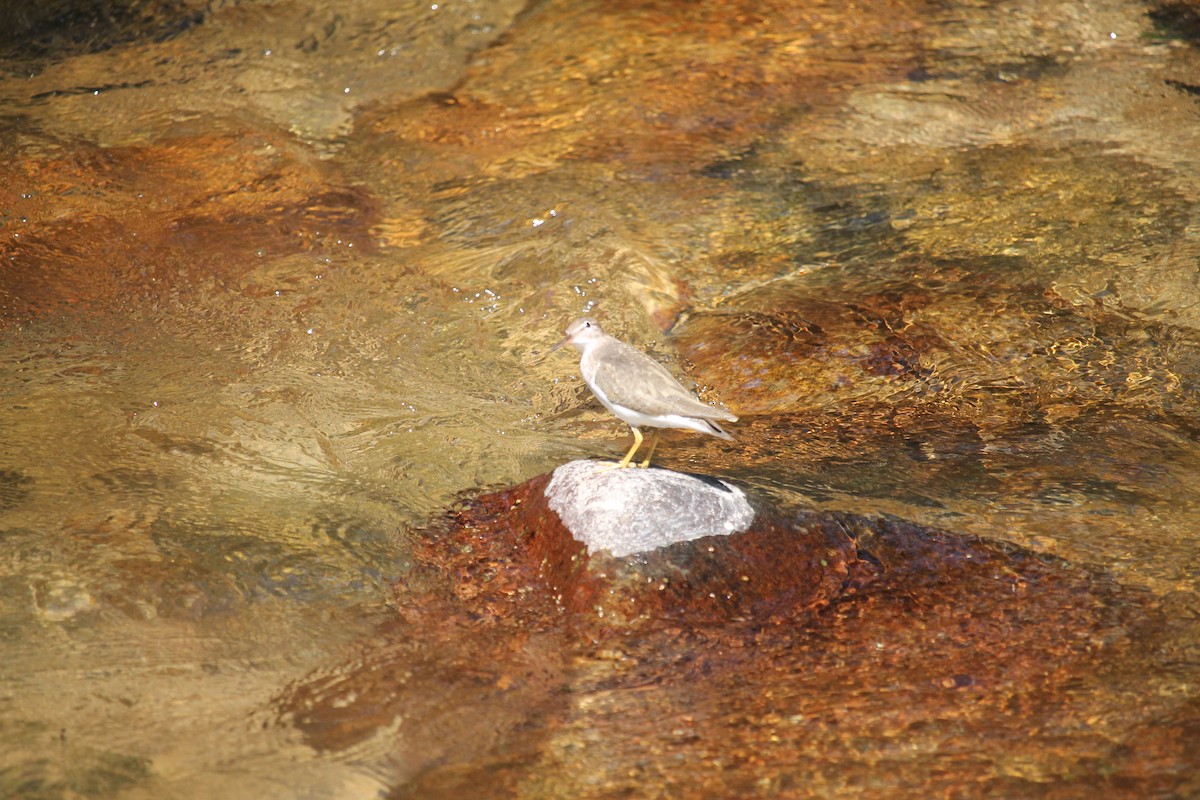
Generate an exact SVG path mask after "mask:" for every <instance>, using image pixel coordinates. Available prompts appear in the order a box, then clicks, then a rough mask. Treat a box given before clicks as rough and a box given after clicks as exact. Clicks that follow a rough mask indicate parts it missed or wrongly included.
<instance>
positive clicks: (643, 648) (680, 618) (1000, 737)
mask: <svg viewBox="0 0 1200 800" xmlns="http://www.w3.org/2000/svg"><path fill="white" fill-rule="evenodd" d="M590 469H591V468H590V467H589V466H588V465H586V464H581V465H580V464H577V465H568V468H565V471H564V472H561V473H557V474H555V475H544V476H541V477H538V478H535V479H533V480H531V481H528V482H526V483H524V484H521V485H520V486H517V487H515V488H513V489H509V490H505V491H501V492H495V493H492V494H487V495H483V496H481V497H478V498H476V499H475V500H473V501H471V502H469V503H467V504H466V505H464V506H462V507H461V508H460V509H458V510H457V511H455V512H454V513H453V514H451V515H449V516H448V517H447V518H446V519H445V520H444V521H443V522H442V523H441V524H439V525H436V526H435V527H433V528H432V529H430V530H428V531H426V532H425V534H424V537H423V539H422V543H421V545H420V548H419V553H418V558H419V561H420V565H419V566H418V567H417V568H416V569H415V570H414V571H413V573H412V574H411V576H410V579H409V580H407V581H406V582H405V583H404V585H402V586H399V587H397V593H396V600H395V602H396V608H397V611H398V612H399V619H398V621H397V622H396V623H394V624H393V625H390V626H388V627H387V628H386V629H383V630H381V631H379V635H378V636H377V637H376V638H375V639H373V640H372V641H371V642H370V643H368V644H366V645H365V646H364V648H363V651H362V653H361V654H360V656H359V657H358V658H356V659H354V660H352V661H351V662H350V663H348V664H345V665H342V666H340V667H337V668H336V669H333V670H331V671H330V672H328V673H325V674H319V675H314V676H311V677H310V678H309V679H306V680H305V681H302V682H301V683H299V684H297V685H296V686H294V687H292V688H291V689H289V690H288V692H287V693H286V694H285V695H283V696H282V697H280V698H279V707H280V709H281V711H282V712H283V713H284V715H285V716H286V717H287V719H289V720H290V722H291V723H292V724H293V725H294V726H295V727H297V728H298V729H299V730H300V731H302V732H303V734H304V736H305V737H306V739H307V741H308V742H309V743H310V744H311V745H312V746H313V747H316V748H318V749H321V750H325V751H334V752H345V753H347V754H348V755H349V754H354V756H353V757H355V758H360V757H361V755H362V753H364V752H373V753H376V754H378V758H379V759H381V760H382V761H385V762H386V763H387V765H388V770H389V774H392V775H393V776H394V778H395V780H396V784H395V786H396V788H395V795H394V796H397V797H409V796H412V797H448V796H462V793H463V792H466V791H468V790H470V794H471V795H472V796H475V797H514V796H516V797H541V796H571V797H610V796H618V795H622V794H626V795H630V796H635V795H637V796H645V795H647V794H655V793H659V794H661V793H662V792H663V791H666V790H667V787H670V793H671V794H678V795H680V796H689V797H733V796H758V795H759V794H761V789H762V787H763V786H768V787H775V789H776V790H777V791H778V792H779V793H782V795H783V796H794V795H795V794H803V792H799V791H798V790H797V787H798V785H799V784H798V782H803V781H809V780H813V779H815V778H817V777H820V776H824V777H823V778H822V780H824V781H826V782H827V781H829V780H833V779H834V778H835V776H836V778H837V780H836V781H835V782H836V783H839V784H840V782H841V781H842V780H847V781H850V782H854V780H855V779H854V778H853V777H852V776H853V775H854V774H855V772H856V771H858V772H859V773H860V774H859V775H858V779H860V780H865V776H867V775H871V776H873V777H872V779H871V780H873V781H875V782H876V783H878V782H879V781H880V780H883V783H884V784H885V785H880V786H879V787H878V788H879V794H878V795H865V796H895V794H894V792H895V791H896V790H897V789H899V788H900V787H903V786H906V785H907V786H912V785H917V784H914V783H913V782H914V781H916V782H918V783H920V784H921V785H924V786H926V787H930V788H931V790H933V789H939V790H942V789H944V790H947V791H948V790H949V789H951V788H958V787H961V786H963V785H964V784H965V782H966V781H968V777H967V774H968V773H970V776H971V777H970V778H969V780H970V781H971V783H972V785H974V786H976V787H977V788H978V790H979V791H978V792H977V793H976V794H977V795H978V796H986V795H987V793H988V792H991V793H993V794H995V793H1001V794H1003V793H1005V792H1011V791H1012V790H1013V789H1014V786H1013V785H1012V784H1011V782H1009V779H1007V778H1005V777H1004V774H1005V773H1004V770H1003V769H1002V768H996V769H994V770H992V771H990V772H986V774H984V773H985V769H984V768H985V766H986V765H984V764H982V763H974V762H973V761H972V758H973V756H972V755H971V753H972V752H975V746H974V745H972V746H971V747H966V748H965V749H964V748H958V751H959V755H958V756H957V758H958V759H959V761H958V762H956V764H957V766H956V767H955V769H952V770H948V771H947V772H946V773H945V774H944V775H939V776H929V775H924V776H922V775H917V774H911V771H908V772H906V770H905V768H904V755H903V754H904V753H909V752H926V753H927V752H928V751H929V749H930V748H938V747H944V746H946V743H947V742H948V741H950V742H952V741H957V740H963V739H964V738H965V739H970V740H973V741H974V740H978V739H981V738H982V739H987V740H989V742H988V744H986V745H984V746H982V749H981V750H979V752H990V753H993V754H995V753H996V752H1004V753H1011V757H1012V758H1013V759H1014V763H1019V764H1023V765H1025V767H1028V762H1030V761H1031V760H1032V761H1035V762H1037V763H1038V764H1039V765H1041V767H1040V768H1042V769H1045V770H1050V771H1053V770H1054V769H1056V767H1055V765H1056V764H1057V765H1062V764H1069V763H1074V762H1073V760H1074V759H1077V758H1084V757H1089V758H1095V757H1104V758H1110V759H1111V764H1112V770H1113V771H1114V772H1113V773H1110V774H1118V773H1120V771H1121V770H1122V769H1128V770H1130V771H1136V770H1137V769H1138V767H1137V763H1136V761H1137V759H1136V758H1135V757H1134V756H1133V755H1132V754H1131V752H1129V751H1127V750H1121V749H1120V748H1119V747H1116V746H1115V745H1114V746H1112V747H1111V748H1109V747H1104V746H1102V747H1100V750H1101V751H1103V752H1099V753H1097V752H1093V751H1094V750H1095V749H1096V748H1095V745H1096V744H1097V741H1098V740H1095V739H1090V738H1086V737H1079V738H1076V739H1072V740H1070V741H1063V740H1061V738H1060V737H1058V735H1057V734H1056V733H1055V731H1056V730H1058V729H1060V728H1061V726H1062V725H1064V724H1068V725H1069V724H1072V723H1071V722H1070V720H1071V719H1080V718H1084V717H1086V718H1089V719H1093V720H1109V719H1111V720H1112V722H1111V723H1109V722H1095V723H1094V724H1096V725H1098V726H1099V727H1100V728H1105V727H1106V726H1109V725H1111V726H1112V727H1113V728H1114V729H1120V730H1125V728H1124V727H1122V726H1125V725H1129V724H1136V720H1132V719H1130V718H1129V717H1128V714H1129V711H1128V709H1127V704H1126V703H1125V702H1124V701H1123V700H1122V699H1121V698H1122V693H1121V692H1122V690H1121V688H1120V687H1121V686H1124V685H1126V684H1130V685H1133V684H1136V682H1137V681H1138V680H1140V678H1139V677H1138V673H1137V670H1138V668H1137V666H1136V665H1135V664H1134V662H1133V661H1129V662H1125V661H1122V660H1121V659H1123V658H1125V657H1126V656H1128V654H1129V653H1130V650H1131V649H1130V647H1129V642H1130V640H1131V639H1132V638H1133V637H1135V636H1138V635H1140V633H1139V630H1138V629H1137V628H1135V627H1134V626H1133V625H1132V623H1131V622H1130V620H1132V619H1140V620H1142V623H1141V624H1146V620H1149V619H1152V618H1153V615H1147V614H1146V607H1145V603H1144V601H1143V600H1142V598H1141V597H1140V596H1137V595H1132V594H1130V593H1128V592H1126V591H1125V590H1122V589H1120V588H1119V587H1117V586H1116V585H1115V584H1113V583H1112V582H1110V581H1109V580H1108V579H1106V578H1104V577H1102V576H1096V575H1092V574H1090V573H1088V572H1086V571H1083V570H1080V569H1078V568H1075V567H1072V566H1071V565H1069V564H1066V563H1064V562H1061V561H1058V560H1055V559H1052V558H1047V557H1044V556H1040V555H1036V554H1033V553H1030V552H1028V551H1025V550H1021V549H1019V548H1015V547H1011V546H1006V545H1002V544H997V543H995V542H988V541H983V540H979V539H975V538H970V537H962V536H956V535H953V534H950V533H946V532H940V531H933V530H928V529H923V528H921V527H919V526H916V525H911V524H907V523H904V522H900V521H897V520H889V519H869V518H863V517H858V516H855V515H853V514H847V513H836V512H818V511H797V512H791V513H787V512H784V511H782V510H780V509H777V508H771V507H769V506H768V505H767V504H765V503H762V502H760V501H755V505H756V506H757V508H756V509H755V511H756V513H754V515H753V521H752V523H750V525H749V527H748V528H746V529H745V530H744V531H742V532H740V533H724V532H718V533H715V534H709V535H702V536H699V537H696V538H692V536H691V535H690V534H689V533H688V532H687V528H688V526H687V525H686V524H683V517H684V513H683V512H681V511H680V508H684V509H691V511H689V512H688V513H692V512H694V511H695V510H696V508H698V507H701V508H702V509H703V508H707V507H706V506H705V502H707V501H705V502H696V498H709V499H711V497H710V495H709V492H718V493H723V492H726V491H728V492H729V494H731V495H734V496H737V497H740V496H741V492H740V490H736V487H732V486H730V485H729V484H726V483H724V482H717V483H715V484H712V483H709V482H708V481H707V479H701V478H697V477H692V476H679V475H656V474H655V473H656V472H665V471H661V470H636V471H635V470H624V471H622V472H621V473H617V472H615V471H614V472H612V473H601V474H600V476H594V475H590V474H587V473H585V472H584V470H590ZM605 476H608V477H605ZM614 476H615V477H614ZM592 482H598V484H599V486H608V487H610V488H611V487H612V486H613V485H614V482H615V484H616V485H617V488H618V490H619V491H632V492H641V491H650V489H648V488H647V487H650V486H654V487H656V488H654V489H653V491H662V490H664V488H665V487H675V488H672V489H669V490H666V492H667V494H670V492H679V493H680V494H677V495H674V497H675V502H679V498H680V497H683V498H685V500H683V501H682V502H683V505H682V506H678V505H674V504H673V503H672V502H654V503H645V502H643V503H642V505H640V506H639V509H638V514H637V515H636V517H637V521H636V523H631V524H634V525H635V527H636V529H637V532H636V533H635V534H634V535H632V536H631V537H630V538H622V536H621V535H620V532H619V531H618V530H615V529H614V530H609V531H608V532H607V533H605V534H604V535H605V536H611V537H615V538H610V539H600V538H589V537H591V536H592V534H591V533H588V532H585V533H584V534H583V535H582V538H585V539H589V542H588V543H585V542H583V541H580V540H579V538H580V537H579V536H578V535H572V529H577V528H578V526H579V525H580V524H581V523H580V522H579V521H578V520H579V519H584V520H585V522H584V523H582V524H590V522H587V520H592V521H594V518H595V517H596V516H601V515H600V513H599V511H598V509H599V503H600V502H601V501H599V500H597V499H596V497H595V496H593V495H592V494H591V493H590V491H589V490H588V489H587V485H588V484H590V483H592ZM643 482H645V483H646V486H645V487H640V488H638V487H639V486H640V484H641V483H643ZM693 482H698V483H700V484H702V485H703V488H697V487H695V485H694V484H693ZM564 487H573V488H571V489H570V490H566V489H565V488H564ZM679 487H683V488H679ZM718 487H720V488H718ZM693 493H694V494H693ZM634 496H639V495H634ZM642 496H644V495H642ZM556 509H557V510H556ZM589 509H590V511H589ZM617 516H618V517H619V512H618V514H617ZM692 516H693V517H694V518H698V519H702V520H711V519H712V518H714V517H717V518H722V519H723V517H720V516H719V515H715V514H713V513H712V512H711V508H709V509H708V510H704V511H703V513H694V514H692ZM564 519H569V520H571V522H570V523H569V525H568V524H566V523H564ZM650 520H654V521H656V522H657V523H658V524H659V525H660V528H659V533H658V534H650V533H647V531H649V530H650V529H651V528H653V527H654V526H653V525H651V524H650V522H649V521H650ZM666 531H673V533H671V534H670V535H667V534H666V533H665V532H666ZM655 535H661V536H662V538H663V540H664V541H667V540H670V539H675V541H673V542H672V543H670V544H665V545H664V546H661V547H658V548H656V549H651V550H645V551H642V552H637V553H636V554H634V555H630V556H627V557H620V556H618V555H615V554H614V552H613V549H612V547H616V549H617V550H618V551H619V550H622V549H626V546H627V545H628V547H631V548H632V547H635V546H636V547H639V548H640V547H642V546H644V545H646V544H647V543H648V542H649V541H650V537H652V536H655ZM589 550H590V553H589ZM1131 611H1135V612H1136V613H1130V612H1131ZM1116 665H1121V668H1117V666H1116ZM1101 672H1103V673H1104V679H1103V680H1102V681H1098V680H1097V676H1098V675H1099V674H1100V673H1101ZM1064 703H1069V710H1064V708H1065V707H1064V705H1063V704H1064ZM1064 714H1066V715H1067V716H1066V718H1064V717H1063V715H1064ZM1097 734H1098V735H1103V734H1101V732H1100V731H1099V729H1098V730H1097ZM368 741H370V742H371V744H366V743H367V742H368ZM1114 741H1116V740H1115V739H1114ZM1047 748H1051V749H1052V750H1053V751H1054V756H1053V758H1048V757H1047V756H1046V755H1045V752H1047ZM1071 748H1075V749H1076V750H1078V752H1074V751H1072V752H1064V751H1067V750H1070V749H1071ZM1079 748H1082V749H1079ZM952 749H954V748H953V747H952ZM1084 750H1086V751H1088V752H1086V753H1085V752H1083V751H1084ZM1110 750H1111V752H1110ZM880 759H896V760H897V768H896V770H895V771H894V773H892V772H889V773H888V774H887V775H886V776H883V775H881V774H880V773H879V771H878V763H879V761H880ZM914 769H918V770H919V769H920V767H914ZM955 770H957V772H956V771H955ZM981 775H982V777H980V776H981ZM1088 775H1090V774H1088ZM989 776H990V777H989ZM1085 777H1087V776H1086V775H1085V774H1084V773H1073V774H1072V777H1071V780H1074V781H1076V782H1080V781H1081V780H1082V779H1083V778H1085ZM1097 780H1099V778H1097ZM1086 782H1087V781H1086V780H1083V783H1086ZM1097 785H1100V784H1097ZM650 789H653V791H650ZM966 796H972V795H971V793H967V795H966Z"/></svg>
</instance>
